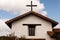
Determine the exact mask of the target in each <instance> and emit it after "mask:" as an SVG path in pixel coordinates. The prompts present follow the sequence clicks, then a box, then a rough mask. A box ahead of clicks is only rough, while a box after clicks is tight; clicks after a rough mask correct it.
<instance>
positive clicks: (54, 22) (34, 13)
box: [5, 11, 58, 28]
mask: <svg viewBox="0 0 60 40" xmlns="http://www.w3.org/2000/svg"><path fill="white" fill-rule="evenodd" d="M31 14H33V15H35V16H37V17H39V18H42V19H44V20H46V21H49V22H51V23H52V27H54V26H56V25H57V24H58V22H56V21H54V20H52V19H50V18H48V17H46V16H43V15H42V14H39V13H36V12H34V11H29V12H27V13H25V14H23V15H20V16H18V17H15V18H13V19H11V20H8V21H6V22H5V23H6V24H7V25H8V26H9V27H10V28H11V24H12V23H13V22H14V21H17V20H19V19H22V18H24V17H26V16H28V15H31Z"/></svg>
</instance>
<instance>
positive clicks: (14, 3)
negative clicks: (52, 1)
mask: <svg viewBox="0 0 60 40" xmlns="http://www.w3.org/2000/svg"><path fill="white" fill-rule="evenodd" d="M30 1H31V0H0V9H2V10H5V11H11V12H13V13H20V14H22V13H25V12H28V11H30V7H26V5H28V4H30ZM32 1H33V4H36V5H37V7H34V11H36V12H38V13H40V11H42V10H44V9H45V7H44V4H43V3H40V0H32ZM45 13H46V12H45Z"/></svg>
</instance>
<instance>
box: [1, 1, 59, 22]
mask: <svg viewBox="0 0 60 40" xmlns="http://www.w3.org/2000/svg"><path fill="white" fill-rule="evenodd" d="M41 3H44V5H45V10H46V11H47V13H48V15H47V16H48V17H49V18H52V19H54V20H56V21H58V22H60V0H41ZM18 15H19V14H13V13H12V12H7V11H3V10H0V18H1V19H10V18H13V17H16V16H18Z"/></svg>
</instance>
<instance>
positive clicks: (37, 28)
mask: <svg viewBox="0 0 60 40" xmlns="http://www.w3.org/2000/svg"><path fill="white" fill-rule="evenodd" d="M5 23H6V24H7V25H8V26H9V27H10V28H11V30H12V31H14V32H15V36H17V37H19V38H21V37H25V38H26V39H40V40H54V38H53V37H54V35H55V34H53V33H55V32H57V31H58V33H59V32H60V30H54V31H55V32H53V27H55V26H56V25H57V24H58V22H56V21H54V20H52V19H50V18H48V17H46V16H43V15H41V14H39V13H36V12H34V11H29V12H27V13H25V14H23V15H20V16H18V17H16V18H13V19H11V20H8V21H6V22H5Z"/></svg>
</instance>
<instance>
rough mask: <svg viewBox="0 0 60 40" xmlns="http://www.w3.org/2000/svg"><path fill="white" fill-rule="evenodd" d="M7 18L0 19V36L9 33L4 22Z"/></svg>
mask: <svg viewBox="0 0 60 40" xmlns="http://www.w3.org/2000/svg"><path fill="white" fill-rule="evenodd" d="M6 20H7V19H0V36H6V35H8V34H10V33H11V30H10V29H9V27H8V26H7V25H6V24H5V21H6Z"/></svg>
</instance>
